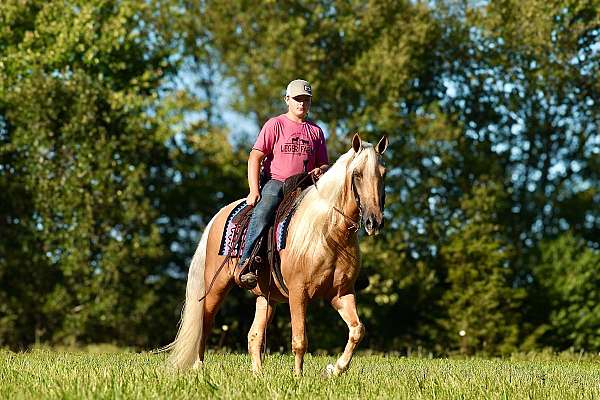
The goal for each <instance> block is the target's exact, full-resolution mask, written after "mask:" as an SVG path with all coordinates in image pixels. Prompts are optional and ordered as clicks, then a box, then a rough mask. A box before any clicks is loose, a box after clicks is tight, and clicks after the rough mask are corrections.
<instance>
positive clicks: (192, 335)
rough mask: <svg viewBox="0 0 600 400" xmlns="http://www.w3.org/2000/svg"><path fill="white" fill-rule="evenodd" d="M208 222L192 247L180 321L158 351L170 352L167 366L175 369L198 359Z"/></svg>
mask: <svg viewBox="0 0 600 400" xmlns="http://www.w3.org/2000/svg"><path fill="white" fill-rule="evenodd" d="M213 221H214V218H213V220H211V221H210V222H209V224H208V225H207V226H206V229H204V233H203V234H202V238H201V239H200V243H198V247H197V248H196V252H195V253H194V257H193V258H192V263H191V265H190V270H189V272H188V280H187V286H186V289H185V304H184V306H183V311H182V312H181V322H180V325H179V330H178V331H177V336H176V337H175V340H174V341H173V343H171V344H169V345H167V346H165V347H163V348H162V349H161V351H168V350H170V351H171V354H170V355H169V363H170V364H171V365H172V366H174V367H175V368H178V369H188V368H190V367H191V366H192V365H194V363H195V362H196V360H198V350H199V348H200V340H201V338H202V325H203V320H204V300H202V301H198V300H199V299H200V298H201V297H202V296H204V285H205V283H204V267H205V261H206V243H207V242H208V234H209V232H210V228H211V226H212V224H213Z"/></svg>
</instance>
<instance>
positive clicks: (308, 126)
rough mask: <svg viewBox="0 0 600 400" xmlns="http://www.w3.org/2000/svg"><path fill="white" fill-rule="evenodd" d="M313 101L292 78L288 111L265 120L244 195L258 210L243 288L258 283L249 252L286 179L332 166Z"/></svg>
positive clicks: (242, 265)
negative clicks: (312, 114) (313, 118)
mask: <svg viewBox="0 0 600 400" xmlns="http://www.w3.org/2000/svg"><path fill="white" fill-rule="evenodd" d="M311 101H312V88H311V86H310V84H309V83H308V82H307V81H305V80H302V79H296V80H293V81H291V82H290V83H289V84H288V86H287V90H286V92H285V102H286V104H287V106H288V111H287V113H285V114H281V115H278V116H276V117H273V118H271V119H269V120H268V121H267V122H266V123H265V125H264V126H263V128H262V129H261V131H260V134H259V135H258V138H257V139H256V142H255V143H254V146H253V147H252V151H250V156H249V157H248V185H249V186H250V193H249V194H248V197H246V203H247V204H248V205H249V206H252V207H254V210H253V213H252V216H251V217H250V223H249V225H248V231H247V233H246V243H245V246H244V250H243V252H242V256H241V257H240V259H239V263H238V266H237V269H236V279H235V281H236V282H237V283H238V285H240V286H241V287H243V288H246V289H253V288H254V287H256V283H257V276H256V274H255V273H254V272H252V271H249V264H250V261H251V259H250V256H251V253H252V250H253V248H254V245H255V243H256V241H257V240H258V238H259V237H260V236H261V235H262V233H263V232H264V230H265V229H266V228H267V227H268V226H269V225H270V224H271V223H272V222H273V219H274V216H275V212H276V210H277V206H278V205H279V203H280V202H281V200H282V198H283V182H284V181H285V180H286V179H287V178H289V177H291V176H293V175H296V174H299V173H301V172H307V171H309V173H310V174H312V175H313V176H315V177H316V178H318V177H319V176H321V174H323V173H324V172H325V171H326V170H327V168H328V163H329V161H328V158H327V147H326V144H325V137H324V135H323V130H322V129H321V128H320V127H319V126H318V125H317V124H315V123H314V122H313V121H310V120H308V119H307V117H308V112H309V111H310V106H311ZM261 162H262V168H263V171H262V174H260V166H261ZM261 180H262V182H260V181H261ZM260 187H262V190H261V189H260Z"/></svg>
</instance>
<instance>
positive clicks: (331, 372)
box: [325, 364, 335, 377]
mask: <svg viewBox="0 0 600 400" xmlns="http://www.w3.org/2000/svg"><path fill="white" fill-rule="evenodd" d="M334 374H335V367H334V366H333V364H327V366H326V367H325V376H327V377H330V376H333V375H334Z"/></svg>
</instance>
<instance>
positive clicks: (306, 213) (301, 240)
mask: <svg viewBox="0 0 600 400" xmlns="http://www.w3.org/2000/svg"><path fill="white" fill-rule="evenodd" d="M377 164H378V155H377V153H376V152H375V149H374V148H373V146H372V145H371V144H370V143H366V142H362V146H361V149H360V150H359V151H358V153H356V152H355V151H354V150H353V149H350V150H349V151H348V152H346V153H345V154H342V155H341V156H340V158H338V160H337V161H336V162H335V164H333V166H332V167H331V168H329V170H328V171H327V172H326V173H325V174H323V176H322V177H321V178H320V179H319V181H318V182H317V188H316V189H315V187H314V186H311V187H309V188H308V189H306V194H305V196H304V199H303V200H302V201H301V203H300V205H299V206H298V209H297V211H296V214H295V215H294V219H295V222H294V229H293V231H291V232H290V233H289V237H288V244H287V245H286V248H287V249H288V252H289V256H290V258H291V259H292V260H296V262H298V261H300V260H301V259H302V258H306V259H311V258H312V257H313V256H316V255H318V254H319V253H320V252H323V251H327V250H328V249H329V247H330V246H329V245H328V244H327V239H328V238H331V236H332V234H334V233H336V232H339V230H340V229H344V228H342V227H345V226H346V225H345V223H347V222H345V218H344V216H342V215H341V214H340V213H339V212H337V211H335V210H334V207H337V208H338V209H341V210H343V208H344V206H345V204H346V202H347V201H348V200H349V198H348V197H352V190H351V188H350V182H351V177H352V173H353V171H354V170H362V171H367V170H370V169H371V168H373V169H374V168H376V166H377Z"/></svg>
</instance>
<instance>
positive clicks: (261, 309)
mask: <svg viewBox="0 0 600 400" xmlns="http://www.w3.org/2000/svg"><path fill="white" fill-rule="evenodd" d="M274 308H275V305H274V304H273V303H272V302H271V303H269V302H268V301H267V299H266V298H264V297H263V296H258V297H257V298H256V312H255V314H254V322H252V327H251V328H250V332H248V352H249V353H250V356H252V372H255V373H259V372H260V371H261V368H262V348H263V343H264V339H265V332H266V330H267V326H268V325H269V323H270V322H271V319H272V318H273V309H274Z"/></svg>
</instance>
